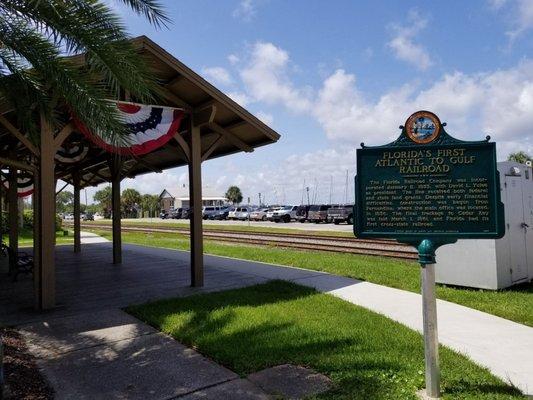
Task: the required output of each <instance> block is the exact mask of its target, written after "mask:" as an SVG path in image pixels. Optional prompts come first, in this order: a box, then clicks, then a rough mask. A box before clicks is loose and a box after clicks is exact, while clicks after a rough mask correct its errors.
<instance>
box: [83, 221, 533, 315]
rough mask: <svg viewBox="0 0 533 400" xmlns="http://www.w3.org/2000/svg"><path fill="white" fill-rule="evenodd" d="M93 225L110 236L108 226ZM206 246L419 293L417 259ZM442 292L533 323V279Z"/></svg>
mask: <svg viewBox="0 0 533 400" xmlns="http://www.w3.org/2000/svg"><path fill="white" fill-rule="evenodd" d="M91 231H93V232H95V233H97V234H99V235H101V236H104V237H106V238H108V239H110V240H111V232H109V231H104V230H100V231H98V230H91ZM122 240H123V241H124V242H125V243H133V244H140V245H143V246H151V247H163V248H168V249H177V250H189V238H188V237H187V236H185V235H183V234H179V233H177V234H174V233H172V234H169V233H144V232H122ZM204 251H205V253H206V254H213V255H219V256H226V257H234V258H240V259H244V260H251V261H260V262H265V263H270V264H280V265H287V266H292V267H298V268H307V269H311V270H315V271H323V272H328V273H331V274H334V275H340V276H346V277H349V278H355V279H360V280H365V281H368V282H373V283H377V284H379V285H384V286H389V287H393V288H397V289H402V290H408V291H411V292H416V293H420V270H419V267H418V264H416V263H414V262H410V261H401V260H396V259H392V258H385V257H376V256H365V255H356V254H341V253H329V252H323V251H309V250H306V251H302V250H294V249H284V248H279V247H268V246H246V245H233V244H231V245H230V244H222V243H220V242H215V241H210V240H206V241H205V242H204ZM437 297H438V298H439V299H442V300H447V301H450V302H453V303H457V304H461V305H464V306H467V307H470V308H474V309H476V310H480V311H484V312H487V313H489V314H493V315H497V316H499V317H502V318H506V319H509V320H512V321H515V322H518V323H521V324H524V325H529V326H533V284H532V283H529V284H524V285H519V286H516V287H513V288H511V289H507V290H498V291H493V290H481V289H465V288H458V287H450V286H444V285H437Z"/></svg>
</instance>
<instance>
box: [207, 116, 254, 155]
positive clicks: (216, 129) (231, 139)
mask: <svg viewBox="0 0 533 400" xmlns="http://www.w3.org/2000/svg"><path fill="white" fill-rule="evenodd" d="M207 126H208V127H209V129H211V130H213V131H214V132H216V133H219V134H220V135H222V136H224V137H225V138H226V139H227V141H228V142H230V143H232V144H233V145H235V146H237V147H238V148H239V149H241V150H242V151H245V152H247V153H251V152H252V151H254V148H253V147H251V146H249V145H248V144H246V143H244V142H243V141H242V140H241V139H239V138H238V137H237V136H235V135H234V134H233V133H231V132H230V131H229V130H227V129H226V128H223V127H221V126H220V125H219V124H217V123H216V122H211V123H209V124H207Z"/></svg>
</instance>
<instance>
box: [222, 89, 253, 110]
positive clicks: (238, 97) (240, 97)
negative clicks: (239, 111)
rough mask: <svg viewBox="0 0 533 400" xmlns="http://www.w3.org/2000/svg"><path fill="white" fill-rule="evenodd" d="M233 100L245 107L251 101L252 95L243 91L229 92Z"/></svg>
mask: <svg viewBox="0 0 533 400" xmlns="http://www.w3.org/2000/svg"><path fill="white" fill-rule="evenodd" d="M226 95H228V96H229V97H231V99H232V100H233V101H235V102H236V103H239V104H240V105H241V106H243V107H245V106H246V105H247V104H248V103H249V102H250V97H249V96H248V95H247V94H246V93H243V92H228V93H226Z"/></svg>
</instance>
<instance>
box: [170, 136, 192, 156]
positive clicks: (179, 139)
mask: <svg viewBox="0 0 533 400" xmlns="http://www.w3.org/2000/svg"><path fill="white" fill-rule="evenodd" d="M174 140H176V142H178V144H179V146H180V147H181V149H182V150H183V153H184V154H185V157H186V158H187V161H190V159H191V148H190V147H189V144H188V143H187V142H186V141H185V139H184V138H183V136H181V134H180V133H179V132H178V133H176V134H175V135H174Z"/></svg>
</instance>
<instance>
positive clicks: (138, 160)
mask: <svg viewBox="0 0 533 400" xmlns="http://www.w3.org/2000/svg"><path fill="white" fill-rule="evenodd" d="M134 159H135V161H137V163H138V164H140V165H142V166H143V167H146V168H148V169H149V170H150V171H152V172H156V173H158V174H160V173H161V172H163V170H162V169H161V168H157V167H154V166H153V165H152V164H150V163H149V162H148V161H146V160H143V159H142V158H141V157H138V156H137V157H135V158H134Z"/></svg>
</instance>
